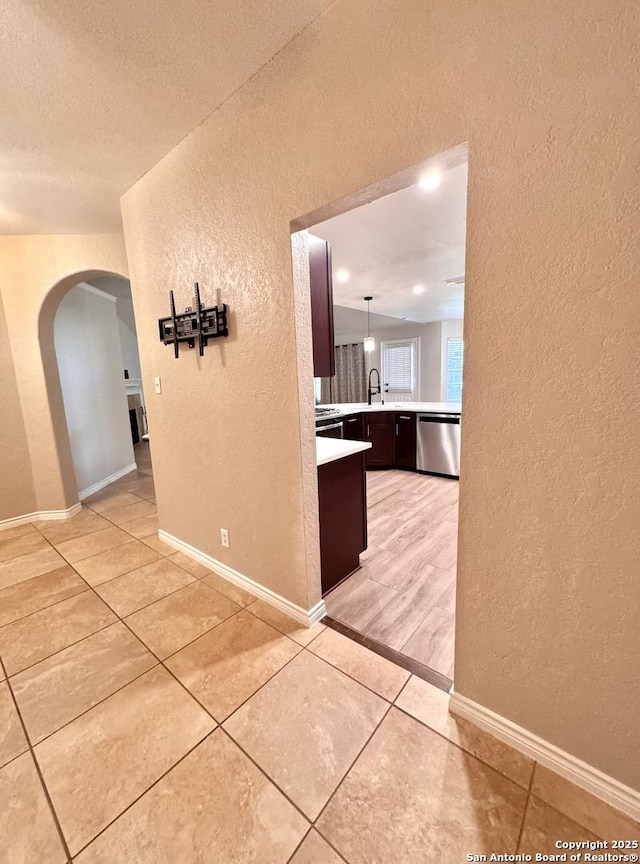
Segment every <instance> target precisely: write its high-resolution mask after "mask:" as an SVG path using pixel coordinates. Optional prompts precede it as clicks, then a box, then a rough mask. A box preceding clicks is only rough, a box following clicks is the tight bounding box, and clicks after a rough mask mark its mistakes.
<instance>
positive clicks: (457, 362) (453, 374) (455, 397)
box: [447, 336, 464, 402]
mask: <svg viewBox="0 0 640 864" xmlns="http://www.w3.org/2000/svg"><path fill="white" fill-rule="evenodd" d="M463 363H464V344H463V342H462V338H461V337H460V336H450V337H449V338H448V339H447V402H462V366H463Z"/></svg>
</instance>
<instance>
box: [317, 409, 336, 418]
mask: <svg viewBox="0 0 640 864" xmlns="http://www.w3.org/2000/svg"><path fill="white" fill-rule="evenodd" d="M340 413H341V411H340V409H339V408H318V407H316V420H319V419H320V418H322V417H334V416H335V415H336V414H340Z"/></svg>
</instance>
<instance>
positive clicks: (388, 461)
mask: <svg viewBox="0 0 640 864" xmlns="http://www.w3.org/2000/svg"><path fill="white" fill-rule="evenodd" d="M363 421H364V433H365V435H364V440H365V441H370V442H371V449H370V450H367V451H366V454H367V468H393V466H394V464H395V426H394V415H393V413H392V412H390V411H389V412H386V411H373V412H371V413H367V414H363Z"/></svg>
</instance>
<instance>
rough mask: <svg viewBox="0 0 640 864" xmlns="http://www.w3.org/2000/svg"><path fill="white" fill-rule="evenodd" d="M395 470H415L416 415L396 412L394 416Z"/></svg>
mask: <svg viewBox="0 0 640 864" xmlns="http://www.w3.org/2000/svg"><path fill="white" fill-rule="evenodd" d="M395 424H396V428H395V456H396V459H395V465H396V468H408V469H410V470H412V471H415V470H416V415H415V414H410V413H409V414H403V413H402V412H397V413H396V415H395Z"/></svg>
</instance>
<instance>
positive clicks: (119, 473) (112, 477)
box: [78, 462, 138, 501]
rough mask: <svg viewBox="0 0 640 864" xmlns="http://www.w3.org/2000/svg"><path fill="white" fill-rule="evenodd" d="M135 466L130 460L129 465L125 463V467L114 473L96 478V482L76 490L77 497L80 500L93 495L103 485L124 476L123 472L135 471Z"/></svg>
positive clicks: (103, 486)
mask: <svg viewBox="0 0 640 864" xmlns="http://www.w3.org/2000/svg"><path fill="white" fill-rule="evenodd" d="M137 467H138V466H137V465H136V463H135V462H132V463H131V465H127V467H126V468H122V469H121V470H120V471H116V472H115V474H109V476H108V477H105V478H104V479H103V480H98V482H97V483H94V484H93V486H87V488H86V489H82V491H80V492H78V498H79V499H80V500H81V501H84V499H85V498H88V497H89V496H90V495H95V494H96V492H100V490H101V489H104V488H105V486H108V485H109V484H110V483H115V482H116V480H119V479H120V478H121V477H124V476H125V474H129V473H130V472H131V471H135V470H136V468H137Z"/></svg>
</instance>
